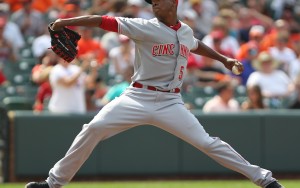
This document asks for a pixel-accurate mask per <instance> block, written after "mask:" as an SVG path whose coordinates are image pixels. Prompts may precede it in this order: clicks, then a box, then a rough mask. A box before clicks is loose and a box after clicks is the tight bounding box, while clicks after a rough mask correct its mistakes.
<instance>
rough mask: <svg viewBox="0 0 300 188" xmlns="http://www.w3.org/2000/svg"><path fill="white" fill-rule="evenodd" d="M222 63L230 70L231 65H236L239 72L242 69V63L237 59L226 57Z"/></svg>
mask: <svg viewBox="0 0 300 188" xmlns="http://www.w3.org/2000/svg"><path fill="white" fill-rule="evenodd" d="M224 65H225V67H226V68H227V69H228V70H230V71H232V67H233V66H236V67H237V68H238V71H239V72H240V73H242V72H243V71H244V66H243V64H242V63H241V62H239V61H238V60H237V59H232V58H227V59H226V62H224Z"/></svg>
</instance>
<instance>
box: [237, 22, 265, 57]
mask: <svg viewBox="0 0 300 188" xmlns="http://www.w3.org/2000/svg"><path fill="white" fill-rule="evenodd" d="M264 33H265V29H264V27H263V26H261V25H254V26H252V27H251V29H250V31H249V38H250V40H249V41H248V42H246V43H245V44H242V45H241V47H240V49H239V51H238V53H237V56H236V58H237V59H238V60H239V61H243V60H245V59H246V58H247V57H248V53H249V50H250V49H251V48H252V47H253V46H258V51H262V50H261V47H260V44H261V41H262V40H263V37H264Z"/></svg>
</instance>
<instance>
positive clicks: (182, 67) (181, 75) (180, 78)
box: [178, 66, 184, 80]
mask: <svg viewBox="0 0 300 188" xmlns="http://www.w3.org/2000/svg"><path fill="white" fill-rule="evenodd" d="M183 70H184V66H181V67H180V72H179V76H178V79H179V80H182V77H183Z"/></svg>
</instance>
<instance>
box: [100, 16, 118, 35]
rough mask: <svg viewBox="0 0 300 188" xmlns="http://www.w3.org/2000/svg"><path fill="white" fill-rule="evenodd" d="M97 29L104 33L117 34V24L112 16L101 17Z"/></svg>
mask: <svg viewBox="0 0 300 188" xmlns="http://www.w3.org/2000/svg"><path fill="white" fill-rule="evenodd" d="M99 27H100V28H101V29H104V30H106V31H112V32H118V22H117V20H116V18H115V17H112V16H102V22H101V24H100V25H99Z"/></svg>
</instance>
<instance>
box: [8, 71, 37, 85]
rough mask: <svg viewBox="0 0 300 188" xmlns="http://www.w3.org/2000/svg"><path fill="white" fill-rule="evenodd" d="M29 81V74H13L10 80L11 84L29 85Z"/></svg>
mask: <svg viewBox="0 0 300 188" xmlns="http://www.w3.org/2000/svg"><path fill="white" fill-rule="evenodd" d="M31 83H32V82H31V74H30V73H29V74H28V73H27V74H15V75H14V76H13V79H12V80H11V84H12V85H30V84H31Z"/></svg>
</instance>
